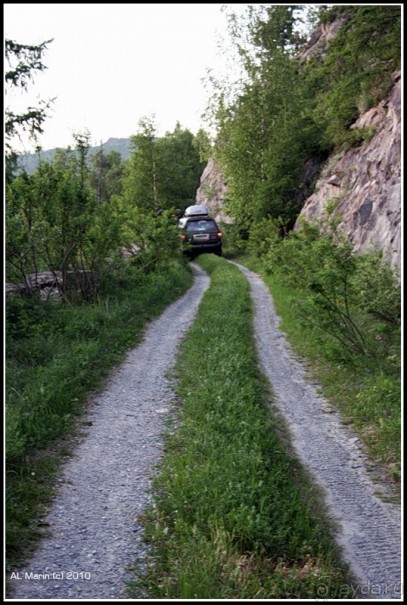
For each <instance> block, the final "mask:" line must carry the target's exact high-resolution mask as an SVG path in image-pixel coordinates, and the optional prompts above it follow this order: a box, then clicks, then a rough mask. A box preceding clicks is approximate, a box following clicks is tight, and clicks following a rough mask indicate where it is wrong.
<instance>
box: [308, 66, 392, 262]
mask: <svg viewBox="0 0 407 605" xmlns="http://www.w3.org/2000/svg"><path fill="white" fill-rule="evenodd" d="M394 80H395V84H394V87H393V89H392V91H391V93H390V95H389V97H388V98H387V99H386V100H384V101H382V102H381V103H380V104H379V105H378V106H377V107H374V108H372V109H370V110H369V111H367V112H366V113H364V114H363V115H362V116H361V117H360V118H359V119H358V120H357V121H356V122H355V124H354V125H353V128H366V129H368V130H370V131H371V133H374V134H373V136H372V138H371V140H370V141H369V142H368V143H365V144H363V145H362V146H360V147H357V148H351V149H348V150H347V151H344V152H342V153H339V154H337V155H335V156H331V157H330V158H329V159H328V161H327V162H326V164H325V166H324V168H323V170H322V172H321V175H320V178H319V180H318V181H317V183H316V187H315V192H314V193H313V194H312V195H311V196H310V197H309V198H308V199H307V200H306V202H305V205H304V207H303V209H302V211H301V214H300V219H301V218H305V219H307V220H313V221H317V222H318V223H320V224H321V223H322V222H323V220H324V219H325V218H326V211H327V208H328V207H329V208H330V210H331V211H332V208H334V210H333V211H332V214H331V217H332V218H336V219H337V222H338V223H339V226H338V231H339V232H340V233H343V234H345V235H346V237H347V239H348V241H349V242H351V244H352V245H353V248H354V250H355V251H361V252H368V251H374V250H382V252H383V257H384V258H385V259H386V260H387V261H388V262H389V263H390V264H391V266H392V267H393V268H394V269H395V270H396V271H398V270H399V269H400V262H401V258H400V256H401V225H400V223H401V169H400V160H401V135H400V131H401V128H400V125H401V83H400V73H397V74H394ZM300 219H299V220H300ZM298 223H299V221H297V225H298Z"/></svg>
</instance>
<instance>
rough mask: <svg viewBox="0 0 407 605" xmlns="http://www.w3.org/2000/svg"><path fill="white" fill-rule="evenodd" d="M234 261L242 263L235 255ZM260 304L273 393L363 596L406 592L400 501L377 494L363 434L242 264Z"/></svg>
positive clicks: (261, 343) (259, 326)
mask: <svg viewBox="0 0 407 605" xmlns="http://www.w3.org/2000/svg"><path fill="white" fill-rule="evenodd" d="M234 264H236V265H237V263H234ZM237 266H238V268H239V269H240V270H241V271H242V272H243V273H244V274H245V275H246V277H247V279H248V281H249V283H250V286H251V292H252V298H253V301H254V306H255V317H254V326H255V337H256V342H257V348H258V355H259V359H260V363H261V366H262V369H263V372H264V373H265V374H266V376H267V378H268V379H269V381H270V383H271V385H272V388H273V392H274V394H275V396H276V402H275V403H276V404H277V406H278V407H279V409H280V410H281V412H282V413H283V415H284V417H285V419H286V421H287V423H288V426H289V429H290V433H291V436H292V442H293V446H294V449H295V451H296V453H297V455H298V456H299V458H300V459H301V460H302V461H303V462H304V464H305V466H306V467H307V468H308V469H309V471H310V472H311V474H312V476H313V478H314V480H315V481H316V483H317V484H318V485H319V486H321V487H322V488H323V492H324V494H325V499H326V504H327V506H328V511H329V513H330V515H331V516H332V518H333V519H334V521H336V524H337V527H338V528H339V529H338V532H337V535H336V540H337V543H338V544H339V545H340V547H341V550H342V553H343V558H344V560H345V562H346V563H348V564H349V566H350V569H351V570H352V571H353V573H354V575H355V577H356V578H357V581H358V587H359V589H360V593H361V595H362V596H364V597H367V596H368V597H369V598H379V599H389V598H391V599H395V598H397V599H399V598H400V596H401V594H400V593H401V588H402V584H401V581H402V578H401V519H400V507H399V506H397V505H394V504H390V503H386V502H384V501H383V500H381V499H380V498H378V497H377V496H376V495H375V492H377V490H378V486H377V485H375V484H373V482H372V481H371V479H370V477H369V475H368V472H367V470H366V469H367V466H366V459H365V457H364V455H363V454H362V452H361V450H360V448H359V446H358V439H357V438H356V437H354V436H352V435H351V434H350V432H349V431H348V430H346V429H345V428H344V426H343V424H342V423H341V419H340V416H339V414H338V413H336V412H334V411H333V410H332V409H331V408H330V406H329V404H328V402H327V401H326V400H324V399H323V398H322V397H321V396H320V395H319V394H318V393H317V391H316V389H315V388H314V387H313V386H312V385H311V384H310V383H309V382H308V381H307V375H306V372H305V370H304V368H303V366H302V365H301V363H300V362H299V361H298V360H297V359H296V358H295V356H294V354H293V352H292V350H291V349H290V347H289V345H288V344H287V341H286V339H285V337H284V335H283V333H282V332H281V331H280V330H279V323H280V318H279V317H278V316H277V314H276V312H275V309H274V304H273V299H272V296H271V294H270V292H269V290H268V288H267V286H266V285H265V284H264V282H263V281H262V280H261V278H260V277H259V276H258V275H257V274H255V273H253V272H251V271H249V270H248V269H246V268H245V267H243V266H241V265H237ZM320 596H322V597H323V596H324V595H323V594H322V593H321V595H320Z"/></svg>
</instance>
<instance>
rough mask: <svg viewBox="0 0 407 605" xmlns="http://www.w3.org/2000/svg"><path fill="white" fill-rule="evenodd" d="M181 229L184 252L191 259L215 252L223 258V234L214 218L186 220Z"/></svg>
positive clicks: (191, 218)
mask: <svg viewBox="0 0 407 605" xmlns="http://www.w3.org/2000/svg"><path fill="white" fill-rule="evenodd" d="M180 229H181V242H182V249H183V252H184V254H186V255H187V256H189V257H190V258H193V257H194V256H196V255H197V254H201V253H202V252H213V253H215V254H217V255H218V256H222V232H221V231H220V229H219V227H218V225H217V224H216V223H215V221H214V220H213V218H209V217H208V216H193V217H190V218H184V219H182V225H181V226H180Z"/></svg>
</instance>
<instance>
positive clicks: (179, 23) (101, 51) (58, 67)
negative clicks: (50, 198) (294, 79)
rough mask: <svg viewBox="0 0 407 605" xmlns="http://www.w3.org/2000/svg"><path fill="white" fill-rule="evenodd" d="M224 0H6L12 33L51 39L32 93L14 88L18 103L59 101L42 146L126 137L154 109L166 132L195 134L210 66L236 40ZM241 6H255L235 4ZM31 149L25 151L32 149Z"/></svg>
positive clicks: (32, 40) (12, 100)
mask: <svg viewBox="0 0 407 605" xmlns="http://www.w3.org/2000/svg"><path fill="white" fill-rule="evenodd" d="M222 6H224V5H222V4H159V3H157V4H65V3H61V4H7V3H6V4H4V34H5V37H6V38H9V39H12V40H14V41H16V42H19V43H21V44H39V43H41V42H43V41H45V40H48V39H50V38H53V39H54V41H53V42H52V43H51V44H50V45H49V50H48V51H47V52H46V54H45V55H44V63H45V65H46V66H47V68H48V69H47V70H46V71H45V72H44V73H41V74H38V75H37V76H35V79H34V83H33V84H32V85H31V86H30V88H29V94H27V93H24V94H23V95H22V94H21V93H18V94H19V97H20V99H18V98H16V97H12V96H10V94H7V96H6V99H5V102H6V104H7V105H10V106H11V105H12V108H13V109H14V108H16V109H18V108H19V105H18V104H19V103H21V102H24V106H27V104H29V103H32V104H36V103H37V102H38V99H43V100H48V99H50V98H53V97H56V101H55V102H54V104H53V110H52V117H50V118H49V119H48V120H47V121H46V122H45V123H44V134H43V135H42V136H41V138H40V141H39V142H40V145H41V146H42V148H43V149H44V150H46V149H51V148H54V147H66V146H68V145H72V144H73V138H72V134H73V133H74V132H83V131H84V130H85V129H88V130H89V131H90V133H91V143H92V144H93V145H98V144H100V143H101V142H104V141H106V140H107V139H108V138H110V137H128V136H130V135H132V134H135V132H136V131H137V129H138V122H139V120H140V118H142V117H143V116H152V115H153V114H155V116H156V123H157V126H158V129H159V132H158V134H164V133H165V132H166V131H172V130H173V129H174V127H175V124H176V122H177V120H178V121H180V123H181V125H182V126H184V127H186V128H189V129H190V130H191V131H192V132H194V133H195V132H196V131H197V130H198V129H199V128H200V127H201V126H205V124H203V123H202V120H201V114H202V112H203V110H204V109H205V106H206V102H207V99H208V92H207V91H206V90H205V87H204V84H203V82H202V79H203V78H205V76H206V73H207V69H213V70H214V71H215V72H220V71H222V70H223V69H224V59H225V56H224V55H225V53H223V56H222V53H220V52H219V48H218V42H219V37H223V38H224V39H226V40H228V39H229V36H228V34H227V29H226V16H225V14H224V12H222V11H221V7H222ZM226 6H228V7H229V9H232V8H233V9H235V10H237V11H240V12H241V11H242V10H243V9H244V8H245V7H246V6H248V5H242V4H228V5H226ZM33 147H34V144H32V146H31V148H30V147H29V146H28V145H26V147H25V149H26V150H27V151H32V149H33Z"/></svg>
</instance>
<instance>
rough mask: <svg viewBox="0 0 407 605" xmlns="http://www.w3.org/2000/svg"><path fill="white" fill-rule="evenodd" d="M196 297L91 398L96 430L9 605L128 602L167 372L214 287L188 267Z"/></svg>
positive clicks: (140, 549) (158, 447) (159, 322)
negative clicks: (14, 603) (14, 604)
mask: <svg viewBox="0 0 407 605" xmlns="http://www.w3.org/2000/svg"><path fill="white" fill-rule="evenodd" d="M192 266H193V269H194V273H195V280H194V284H193V286H192V287H191V288H190V290H189V291H188V292H187V293H186V294H185V295H184V296H183V297H182V298H180V299H179V300H177V301H176V302H175V303H173V304H172V305H170V306H169V307H168V308H167V309H166V310H165V311H164V313H163V314H162V315H161V316H160V317H159V318H158V319H156V320H154V321H152V322H151V323H150V324H149V325H148V327H147V329H146V331H145V338H144V340H143V342H142V343H141V344H140V345H139V346H138V347H137V348H135V349H133V350H132V351H131V352H130V353H128V355H127V356H126V359H125V361H124V363H122V364H121V365H120V366H119V367H118V368H116V369H115V370H114V371H113V372H112V374H111V376H110V379H109V381H108V383H107V385H106V388H105V390H104V391H103V393H101V394H100V395H99V396H98V397H96V398H95V404H94V405H93V406H92V409H91V411H90V412H89V415H88V418H87V420H88V421H89V422H91V423H92V424H91V426H90V428H89V430H88V433H87V435H86V436H85V438H84V439H82V440H81V442H80V443H79V445H78V447H77V448H76V449H75V452H74V455H73V457H72V458H71V459H70V460H69V461H68V462H67V463H66V465H65V466H64V471H63V479H62V484H61V489H60V490H59V491H58V494H57V496H56V498H55V500H54V502H53V505H52V508H51V510H50V512H49V514H48V515H47V518H46V520H45V521H46V523H48V524H49V526H50V530H51V535H50V536H49V537H45V538H44V539H43V540H42V541H41V544H40V546H39V548H38V550H37V552H36V554H35V555H34V557H33V559H32V560H31V562H30V563H29V565H27V566H26V567H25V568H24V569H22V570H19V572H18V573H19V576H20V577H21V579H12V580H11V581H10V585H11V596H10V598H11V599H19V600H20V599H125V598H128V595H127V592H126V581H128V580H130V579H131V578H132V577H134V575H133V574H132V573H131V571H130V570H129V567H130V566H131V565H132V564H133V563H134V561H135V558H136V556H137V555H138V556H139V557H140V558H141V560H142V559H143V553H144V554H145V552H146V546H145V544H144V543H143V541H142V539H141V526H140V524H139V522H138V516H139V515H140V513H142V512H143V511H145V510H146V508H147V506H148V504H149V503H150V502H151V482H152V479H153V476H154V472H155V468H156V465H157V463H158V462H159V460H160V458H161V456H162V452H163V448H162V432H163V429H164V426H165V419H166V418H167V417H168V413H169V411H170V408H171V406H172V403H173V402H174V400H175V396H174V393H173V390H172V387H171V382H170V379H169V378H168V372H169V370H171V368H172V367H173V365H174V362H175V358H176V352H177V348H178V346H179V344H180V342H181V340H182V338H183V336H184V335H185V332H186V330H187V329H188V327H189V326H190V325H191V323H192V321H193V319H194V317H195V314H196V311H197V309H198V305H199V303H200V300H201V298H202V296H203V293H204V291H205V290H206V288H207V287H208V285H209V277H208V276H207V275H206V273H205V272H204V271H202V269H200V268H199V267H198V266H197V265H192Z"/></svg>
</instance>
